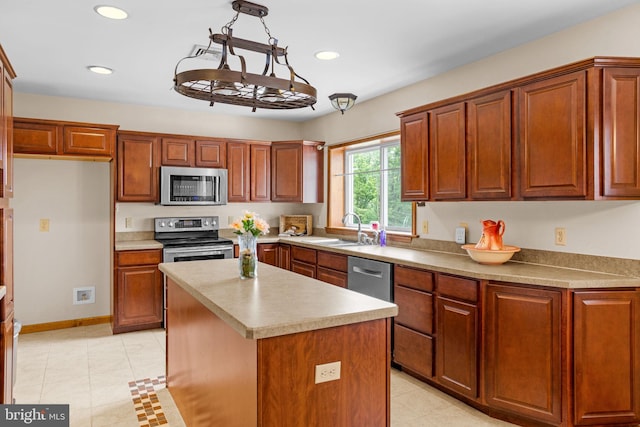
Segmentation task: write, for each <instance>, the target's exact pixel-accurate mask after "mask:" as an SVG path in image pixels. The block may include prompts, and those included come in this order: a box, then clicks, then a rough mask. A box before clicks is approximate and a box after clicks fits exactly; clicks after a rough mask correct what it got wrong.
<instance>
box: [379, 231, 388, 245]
mask: <svg viewBox="0 0 640 427" xmlns="http://www.w3.org/2000/svg"><path fill="white" fill-rule="evenodd" d="M379 238H380V246H387V232H386V231H385V229H384V227H383V226H380V235H379Z"/></svg>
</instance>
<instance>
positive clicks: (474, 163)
mask: <svg viewBox="0 0 640 427" xmlns="http://www.w3.org/2000/svg"><path fill="white" fill-rule="evenodd" d="M511 112H512V108H511V91H510V90H504V91H498V92H496V93H492V94H489V95H485V96H482V97H479V98H474V99H472V100H470V101H467V160H468V165H467V183H468V185H469V187H468V196H469V198H471V199H473V200H492V199H496V200H497V199H502V200H508V199H510V198H511V196H512V183H513V179H512V176H511V174H512V170H513V168H512V159H511V155H512V152H513V150H512V144H513V143H512V141H513V138H512V128H513V127H512V113H511Z"/></svg>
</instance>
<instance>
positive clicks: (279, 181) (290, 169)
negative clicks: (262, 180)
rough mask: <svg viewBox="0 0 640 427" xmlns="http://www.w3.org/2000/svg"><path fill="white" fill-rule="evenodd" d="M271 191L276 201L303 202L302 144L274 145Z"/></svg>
mask: <svg viewBox="0 0 640 427" xmlns="http://www.w3.org/2000/svg"><path fill="white" fill-rule="evenodd" d="M271 170H272V171H273V180H272V182H271V193H272V195H273V201H274V202H302V178H303V176H302V174H303V170H302V144H297V143H296V144H293V143H288V144H276V143H274V144H273V146H272V152H271Z"/></svg>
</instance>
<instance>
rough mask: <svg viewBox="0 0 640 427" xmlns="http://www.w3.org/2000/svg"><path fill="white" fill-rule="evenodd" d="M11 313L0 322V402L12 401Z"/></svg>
mask: <svg viewBox="0 0 640 427" xmlns="http://www.w3.org/2000/svg"><path fill="white" fill-rule="evenodd" d="M14 363H16V361H15V360H13V313H11V315H10V316H9V317H8V318H7V319H6V320H3V321H2V322H0V378H1V379H2V384H1V386H2V388H0V404H4V405H9V404H12V403H13V364H14Z"/></svg>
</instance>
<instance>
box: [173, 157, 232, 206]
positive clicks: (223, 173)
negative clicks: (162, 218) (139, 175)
mask: <svg viewBox="0 0 640 427" xmlns="http://www.w3.org/2000/svg"><path fill="white" fill-rule="evenodd" d="M160 204H161V205H226V204H227V170H226V169H213V168H185V167H174V166H161V167H160Z"/></svg>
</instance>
